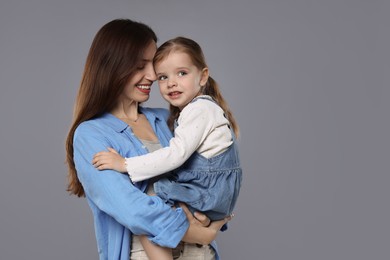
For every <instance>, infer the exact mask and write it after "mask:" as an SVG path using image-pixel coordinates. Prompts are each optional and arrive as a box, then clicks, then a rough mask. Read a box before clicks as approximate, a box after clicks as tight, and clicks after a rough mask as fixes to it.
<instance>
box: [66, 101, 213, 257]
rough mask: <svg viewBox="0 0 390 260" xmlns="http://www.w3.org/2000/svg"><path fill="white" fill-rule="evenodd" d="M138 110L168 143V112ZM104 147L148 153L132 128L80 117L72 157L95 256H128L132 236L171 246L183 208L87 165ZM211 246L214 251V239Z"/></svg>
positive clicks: (180, 229) (105, 118)
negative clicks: (88, 215)
mask: <svg viewBox="0 0 390 260" xmlns="http://www.w3.org/2000/svg"><path fill="white" fill-rule="evenodd" d="M140 111H141V113H143V114H144V115H145V116H146V118H147V119H148V120H149V122H150V124H151V126H152V128H153V130H154V132H155V133H156V135H157V137H158V139H159V140H160V142H161V145H162V146H167V145H168V142H169V139H170V138H171V137H172V133H171V131H170V130H169V128H168V126H167V124H166V118H167V116H168V111H167V110H165V109H157V108H155V109H152V108H142V107H141V108H140ZM107 147H112V148H114V149H115V150H117V151H118V152H119V154H121V155H122V156H123V157H131V156H137V155H141V154H145V153H147V150H146V148H145V147H143V145H142V143H141V142H140V141H139V140H138V138H136V137H135V135H134V134H133V132H132V131H131V128H130V127H129V126H128V125H127V124H126V123H124V122H123V121H121V120H119V119H117V118H116V117H114V116H113V115H111V114H109V113H106V114H103V115H102V116H100V117H98V118H95V119H91V120H88V121H85V122H83V123H81V124H80V125H79V126H78V127H77V129H76V132H75V135H74V142H73V148H74V161H75V165H76V170H77V174H78V178H79V180H80V182H81V183H82V185H83V188H84V191H85V195H86V199H87V201H88V204H89V206H90V208H91V210H92V214H93V218H94V226H95V235H96V240H97V246H98V252H99V258H100V259H101V260H103V259H104V260H106V259H116V260H125V259H126V260H128V259H129V255H130V246H131V234H137V235H141V234H146V235H148V236H149V238H150V239H151V240H152V241H153V242H154V243H156V244H158V245H161V246H165V247H171V248H173V247H176V246H177V244H178V243H179V242H180V240H181V239H182V238H183V236H184V234H185V232H186V231H187V229H188V226H189V224H188V221H187V218H186V216H185V214H184V212H183V211H182V210H181V209H180V208H177V209H176V210H172V209H171V208H170V206H168V205H166V204H165V203H164V202H163V201H162V200H161V199H160V198H159V197H157V196H148V195H146V194H144V193H143V191H145V189H146V186H147V183H146V182H141V183H140V184H139V185H137V186H134V185H133V184H132V183H131V181H130V179H129V177H128V175H127V174H119V173H118V172H116V171H112V170H104V171H99V170H97V169H96V168H95V167H94V166H93V165H92V163H91V162H92V158H93V155H94V154H95V153H97V152H99V151H103V150H106V149H107ZM212 246H213V247H214V248H215V250H216V249H217V248H216V244H215V241H214V242H213V243H212ZM216 259H219V257H218V255H217V258H216Z"/></svg>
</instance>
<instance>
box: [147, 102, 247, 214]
mask: <svg viewBox="0 0 390 260" xmlns="http://www.w3.org/2000/svg"><path fill="white" fill-rule="evenodd" d="M204 99H207V100H210V99H208V98H204ZM210 101H211V102H214V101H212V100H210ZM231 133H232V137H233V143H232V145H231V146H230V147H229V148H228V149H227V150H226V151H224V152H223V153H221V154H218V155H216V156H214V157H212V158H205V157H204V156H202V155H200V154H199V153H198V152H195V153H193V154H192V155H191V157H190V158H189V159H188V160H187V161H186V162H185V163H184V164H183V165H182V166H181V167H180V168H178V169H176V170H174V171H173V172H172V174H170V175H168V176H167V177H165V178H162V179H160V180H158V181H157V182H156V183H155V184H154V190H155V192H156V194H157V195H158V196H159V197H160V198H162V199H163V200H164V201H166V202H167V203H168V204H171V205H173V204H174V203H175V202H178V201H180V202H185V203H186V204H187V205H188V206H189V209H190V210H191V211H192V212H193V211H195V210H196V211H201V212H203V213H204V214H206V215H207V216H208V217H209V218H210V219H211V220H219V219H223V218H224V217H226V216H228V215H230V214H231V213H232V212H233V209H234V206H235V204H236V201H237V198H238V195H239V192H240V188H241V181H242V169H241V167H240V159H239V153H238V148H237V144H236V140H235V135H234V133H233V131H231Z"/></svg>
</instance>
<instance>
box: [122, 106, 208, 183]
mask: <svg viewBox="0 0 390 260" xmlns="http://www.w3.org/2000/svg"><path fill="white" fill-rule="evenodd" d="M207 102H209V101H207ZM208 112H209V111H208V107H206V106H204V105H203V103H202V102H194V103H190V104H189V105H187V106H186V107H185V108H184V109H183V110H182V111H181V113H180V117H179V119H178V126H177V127H176V128H175V133H174V137H173V138H172V139H171V140H170V141H169V146H167V147H164V148H162V149H159V150H157V151H154V152H152V153H148V154H145V155H142V156H136V157H131V158H126V165H127V166H126V169H127V172H128V173H129V175H130V178H131V180H132V181H133V182H138V181H142V180H146V179H150V178H152V177H155V176H158V175H161V174H164V173H166V172H169V171H171V170H173V169H176V168H178V167H179V166H181V165H182V164H183V163H184V162H185V161H186V160H187V159H188V158H189V157H190V156H191V155H192V154H193V153H194V152H195V151H196V150H197V149H198V147H199V146H200V145H201V144H202V142H203V141H204V140H205V139H206V137H207V136H208V134H209V133H210V132H211V131H212V130H213V128H214V121H215V120H213V118H212V113H208Z"/></svg>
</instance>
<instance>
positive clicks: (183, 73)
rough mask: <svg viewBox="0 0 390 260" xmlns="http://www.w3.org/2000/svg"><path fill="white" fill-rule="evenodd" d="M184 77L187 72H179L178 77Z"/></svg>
mask: <svg viewBox="0 0 390 260" xmlns="http://www.w3.org/2000/svg"><path fill="white" fill-rule="evenodd" d="M185 75H187V72H185V71H180V72H179V76H180V77H182V76H185Z"/></svg>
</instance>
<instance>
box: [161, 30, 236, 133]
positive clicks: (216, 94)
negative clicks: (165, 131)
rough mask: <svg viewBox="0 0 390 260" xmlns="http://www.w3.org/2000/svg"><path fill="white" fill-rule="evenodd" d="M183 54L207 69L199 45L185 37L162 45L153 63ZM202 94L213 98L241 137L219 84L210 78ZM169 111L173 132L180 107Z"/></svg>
mask: <svg viewBox="0 0 390 260" xmlns="http://www.w3.org/2000/svg"><path fill="white" fill-rule="evenodd" d="M174 51H175V52H176V51H178V52H183V53H186V54H187V55H188V56H189V57H190V59H191V61H192V63H193V64H194V65H195V66H196V67H197V68H198V69H199V70H203V69H204V68H207V64H206V59H205V57H204V54H203V51H202V49H201V47H200V46H199V44H198V43H196V42H195V41H194V40H191V39H188V38H185V37H176V38H174V39H171V40H169V41H166V42H165V43H164V44H162V45H161V46H160V47H159V48H158V49H157V52H156V55H155V56H154V59H153V63H154V64H156V63H159V62H161V61H163V60H164V59H165V58H166V57H168V55H169V54H170V53H171V52H174ZM201 92H202V93H201V94H203V95H209V96H211V97H212V98H213V99H214V100H215V102H217V104H218V105H219V106H220V107H221V108H222V110H223V111H224V113H225V116H226V118H227V119H228V120H229V122H230V126H231V128H232V129H233V131H234V133H235V135H236V136H238V135H239V127H238V124H237V122H236V120H235V119H234V117H233V113H232V112H231V110H230V109H229V106H228V104H227V102H226V101H225V99H224V98H223V97H222V94H221V91H220V90H219V87H218V84H217V82H216V81H215V80H214V79H213V78H212V77H210V76H209V78H208V80H207V83H206V85H205V86H203V87H202V90H201ZM169 110H170V112H171V114H170V116H169V119H168V125H169V127H170V129H171V130H173V125H174V122H175V120H176V119H177V118H178V117H179V114H180V109H179V108H178V107H175V106H172V105H170V106H169Z"/></svg>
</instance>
